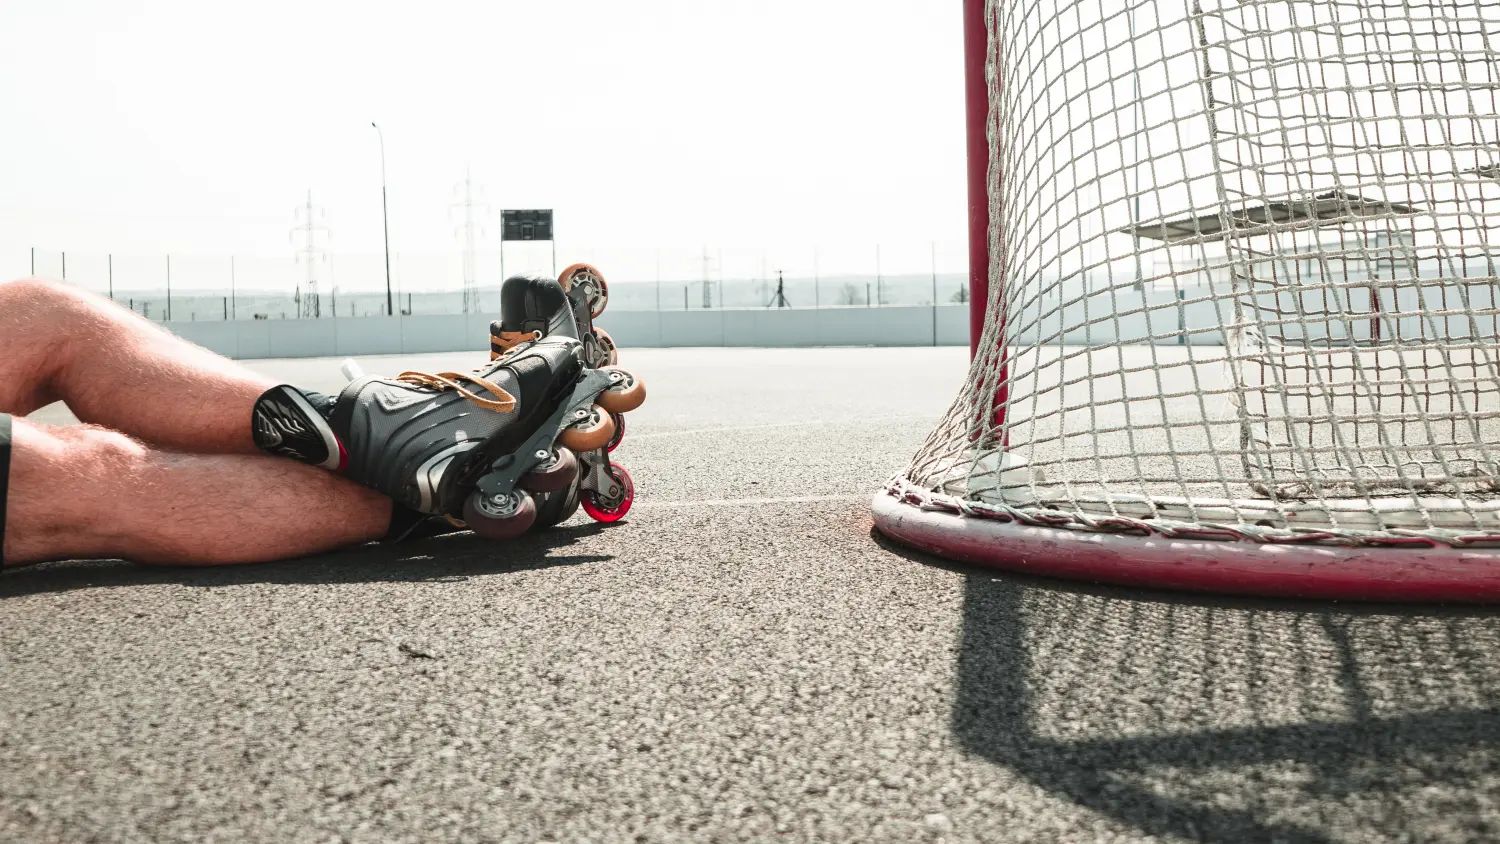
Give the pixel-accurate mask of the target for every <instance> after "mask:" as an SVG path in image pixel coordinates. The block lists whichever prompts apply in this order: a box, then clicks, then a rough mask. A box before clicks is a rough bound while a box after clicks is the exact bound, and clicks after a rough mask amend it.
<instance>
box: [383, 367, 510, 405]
mask: <svg viewBox="0 0 1500 844" xmlns="http://www.w3.org/2000/svg"><path fill="white" fill-rule="evenodd" d="M476 372H478V370H475V372H439V373H437V374H433V373H431V372H403V373H401V374H400V375H397V376H396V380H397V381H405V382H407V383H408V384H416V385H417V386H418V387H427V388H429V389H433V390H438V391H443V390H457V391H458V394H459V395H461V396H463V397H464V398H466V399H468V400H469V401H471V402H473V403H474V404H476V405H479V406H480V407H482V408H484V409H485V410H493V411H495V412H496V413H509V412H511V411H512V410H515V409H516V397H515V396H513V395H511V394H510V393H508V392H506V391H505V390H504V389H503V388H502V387H501V386H500V385H499V384H496V383H495V382H493V381H490V380H489V379H487V378H484V377H483V376H480V375H477V374H475V373H476ZM460 381H467V382H469V383H470V384H475V385H477V386H480V387H483V388H484V389H486V390H488V391H489V392H490V393H491V394H492V395H494V396H497V397H498V398H493V399H487V398H485V397H484V396H481V395H479V394H478V393H476V392H474V391H473V390H470V389H469V388H467V387H465V386H464V385H463V384H460V383H459V382H460Z"/></svg>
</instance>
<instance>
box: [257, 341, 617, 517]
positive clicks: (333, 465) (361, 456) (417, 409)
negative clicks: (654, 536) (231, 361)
mask: <svg viewBox="0 0 1500 844" xmlns="http://www.w3.org/2000/svg"><path fill="white" fill-rule="evenodd" d="M345 373H346V375H349V376H350V377H351V382H350V384H349V385H348V386H347V387H345V388H344V390H343V392H342V393H340V394H339V396H338V397H337V398H336V399H332V400H329V399H327V397H319V396H317V394H309V393H305V392H303V391H301V390H298V389H296V388H293V387H290V386H280V387H275V388H272V389H271V390H269V391H267V392H266V393H265V394H264V395H263V396H261V398H260V400H259V401H258V402H257V403H256V406H255V410H254V416H253V420H252V425H253V426H254V436H255V441H256V444H257V445H258V446H260V447H261V448H262V449H263V450H265V451H268V452H272V453H275V454H282V455H285V456H288V457H293V458H295V459H298V460H301V461H303V462H305V463H312V464H314V465H321V466H324V467H326V468H329V469H333V470H335V471H338V472H341V473H343V474H345V475H347V476H348V477H350V478H351V479H353V480H355V481H358V482H359V483H362V484H364V485H366V486H369V487H371V488H373V489H375V490H378V491H379V492H382V493H384V494H386V495H388V496H390V497H391V498H392V499H393V500H395V501H396V502H397V503H399V504H402V505H404V506H406V507H409V508H411V509H413V510H416V511H418V512H421V513H427V514H431V515H440V516H447V517H448V518H449V519H451V520H461V521H462V522H463V523H465V524H466V525H467V526H468V527H469V528H471V529H473V530H474V532H475V533H477V534H479V535H481V536H486V537H489V538H493V539H508V538H511V537H515V536H519V535H520V534H522V533H524V532H525V531H526V530H527V529H528V528H530V527H531V526H532V525H533V524H534V523H536V521H537V520H538V506H537V502H536V500H535V498H534V497H533V496H534V495H540V496H551V495H557V494H562V495H563V496H564V499H563V500H564V501H566V496H567V495H568V494H570V490H575V489H576V490H579V491H578V493H577V494H578V497H579V498H581V499H582V501H583V503H584V506H585V508H589V507H593V508H596V509H601V511H602V512H604V513H605V515H606V516H609V515H610V514H611V513H616V512H617V513H618V515H614V516H613V517H612V518H608V517H607V518H604V519H601V521H615V520H617V519H618V518H619V517H620V516H623V515H624V513H625V511H627V510H628V509H629V507H630V502H631V501H632V500H633V499H634V490H633V488H632V486H631V483H630V476H629V475H628V474H627V473H625V472H624V470H623V469H619V468H618V467H613V466H610V465H609V463H608V458H607V457H605V458H604V467H603V476H602V477H603V478H604V480H603V481H602V482H601V480H600V477H601V475H600V470H599V468H598V467H597V465H596V464H597V461H598V457H597V455H603V454H605V453H606V452H605V449H606V448H607V447H608V445H609V443H610V441H611V440H613V439H614V438H615V423H614V418H615V416H614V415H615V414H620V413H624V412H626V411H629V410H633V409H635V408H636V407H639V406H640V404H641V402H642V401H643V400H644V398H645V396H644V388H643V387H642V386H641V385H640V384H639V382H637V381H636V380H635V379H634V377H633V376H631V375H630V373H628V372H625V371H624V370H619V369H605V370H600V369H592V368H589V367H587V366H585V365H584V355H583V346H582V344H580V343H579V342H578V341H577V340H575V339H572V338H569V337H560V336H554V337H547V338H542V339H538V340H531V341H528V342H526V343H524V344H520V345H518V346H516V347H514V348H512V349H511V350H510V352H509V353H507V354H506V355H504V356H503V357H502V358H501V359H499V360H495V361H492V362H491V363H490V364H488V365H487V366H485V367H481V368H480V369H477V370H474V371H473V372H469V373H457V372H442V373H436V374H431V373H423V372H404V373H402V374H400V375H398V376H396V377H395V378H378V377H364V376H362V374H360V373H358V372H357V371H355V368H354V364H353V362H352V361H350V362H346V365H345ZM310 397H311V398H310ZM313 399H318V400H320V401H321V402H322V403H323V404H322V406H315V405H314V404H313ZM580 455H587V456H588V457H586V458H585V459H584V460H583V461H580V459H579V456H580ZM580 462H582V463H583V466H582V467H581V466H580ZM580 469H582V470H583V472H584V473H586V474H587V477H588V481H587V482H585V480H584V479H583V478H582V477H581V476H580ZM549 501H550V499H549ZM590 513H591V514H592V513H593V509H590ZM596 518H598V517H597V516H596Z"/></svg>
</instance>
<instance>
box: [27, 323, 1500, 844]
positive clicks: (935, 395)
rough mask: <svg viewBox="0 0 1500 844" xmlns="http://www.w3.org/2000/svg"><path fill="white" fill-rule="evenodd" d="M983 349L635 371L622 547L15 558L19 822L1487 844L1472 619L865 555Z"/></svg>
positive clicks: (546, 837)
mask: <svg viewBox="0 0 1500 844" xmlns="http://www.w3.org/2000/svg"><path fill="white" fill-rule="evenodd" d="M964 359H965V354H964V350H962V349H913V350H896V349H880V350H872V349H847V350H843V349H840V350H798V351H790V350H789V351H772V350H662V351H636V350H627V351H626V354H625V362H626V363H627V364H628V365H630V366H632V367H634V368H635V369H636V370H637V371H639V372H640V373H641V374H642V375H643V376H644V377H645V378H646V379H647V381H648V383H649V385H650V390H651V398H650V400H649V402H648V403H647V404H646V406H645V407H644V408H643V409H641V410H640V411H639V412H637V413H635V414H632V415H631V417H630V420H629V421H630V428H629V432H628V434H627V437H626V440H625V443H624V445H623V446H622V447H621V450H620V451H619V452H618V453H617V456H618V458H619V459H620V461H621V462H623V463H624V464H626V465H627V466H628V467H629V468H630V469H631V471H632V473H633V474H634V477H635V479H636V482H637V486H638V488H639V490H640V495H641V499H640V501H639V502H638V503H637V505H636V508H635V510H634V511H633V512H632V513H631V515H630V517H629V518H628V519H627V520H626V521H625V522H623V523H622V524H620V525H617V526H614V527H609V528H603V527H598V526H595V525H594V524H592V523H590V522H587V521H585V520H575V521H573V522H570V523H569V524H567V525H566V526H564V527H562V528H561V529H558V530H555V531H552V532H549V533H546V534H543V535H538V536H534V537H529V538H526V539H524V540H521V541H517V542H514V543H511V544H507V545H500V544H492V543H486V542H482V541H478V540H475V539H473V538H472V537H469V536H467V535H460V536H455V537H449V538H444V539H439V540H433V541H429V542H427V543H424V544H419V545H408V546H398V547H376V546H371V547H365V548H356V549H351V550H348V551H345V552H342V553H338V554H331V555H327V556H321V557H316V558H312V559H305V560H296V561H290V562H285V563H278V564H272V565H263V566H251V567H243V568H235V569H216V570H174V569H164V568H145V567H139V566H134V565H129V564H125V563H109V562H106V563H74V564H58V565H50V566H43V567H36V568H32V569H23V570H18V571H9V572H6V573H4V574H3V575H0V619H3V624H0V689H3V691H4V699H3V703H0V840H3V841H17V842H20V841H28V842H29V841H39V842H47V841H102V842H117V841H130V842H135V841H140V842H147V841H150V842H207V841H236V842H237V841H309V842H333V841H351V842H404V841H411V842H433V841H505V842H511V841H514V842H538V841H559V842H563V841H566V842H573V841H598V842H615V841H620V842H637V841H639V842H655V841H766V840H772V839H775V840H784V841H857V842H871V841H900V842H928V841H931V842H937V841H951V842H958V841H1001V840H1006V841H1070V842H1075V841H1138V840H1151V839H1160V840H1184V839H1186V840H1194V839H1201V840H1215V841H1240V840H1247V841H1284V842H1303V841H1305V842H1320V841H1486V840H1496V839H1500V746H1497V745H1500V698H1497V694H1496V693H1497V691H1500V619H1497V617H1496V615H1495V613H1493V612H1491V611H1489V610H1475V609H1441V608H1422V607H1393V606H1381V607H1369V606H1348V605H1329V604H1310V603H1294V602H1281V603H1269V602H1255V601H1241V600H1217V599H1212V598H1200V597H1184V596H1177V595H1170V594H1164V593H1147V592H1134V591H1124V590H1112V589H1102V588H1093V587H1088V586H1079V585H1069V584H1063V583H1056V582H1049V581H1042V580H1034V579H1021V578H1015V577H1010V576H1006V575H1003V574H999V573H995V572H989V571H983V570H976V569H965V568H960V567H952V566H947V565H945V564H942V563H941V562H939V561H935V560H933V559H931V558H926V557H922V556H920V555H916V554H911V553H907V552H905V551H903V550H901V549H898V548H893V547H888V546H887V545H885V544H883V543H882V542H881V541H879V540H878V539H876V538H875V537H873V536H872V535H871V532H870V520H869V516H868V503H867V501H868V496H869V494H870V493H871V492H872V491H873V490H874V489H875V488H876V487H877V486H878V485H879V484H880V482H881V481H882V480H883V479H884V478H885V477H886V476H887V475H888V474H890V473H891V472H893V471H894V470H896V469H897V468H899V467H900V466H901V465H902V464H903V462H904V461H905V460H906V459H907V458H908V457H909V456H910V455H911V453H912V452H913V451H914V450H915V448H916V447H917V445H918V444H919V443H920V441H921V439H922V438H923V437H924V436H925V435H926V433H927V431H928V430H929V428H930V427H931V425H932V424H933V423H934V422H935V421H936V419H937V417H938V415H939V414H940V413H941V412H942V410H943V409H944V408H945V406H946V404H947V402H948V400H949V399H950V398H951V397H952V396H953V395H954V393H955V392H956V390H957V388H958V385H959V383H960V381H961V380H962V377H963V368H964ZM365 364H366V368H367V369H370V370H371V371H379V370H381V369H382V368H383V367H391V368H395V367H401V368H406V367H410V368H429V367H434V366H439V367H453V366H463V365H472V364H471V362H470V361H469V360H467V358H465V357H464V356H443V357H441V358H425V359H424V358H415V359H413V358H408V359H400V360H383V359H372V360H368V361H365ZM252 365H254V366H256V367H257V368H260V369H262V370H265V371H271V372H276V373H279V374H281V376H282V377H284V378H286V379H287V380H289V381H293V382H297V383H301V384H304V385H307V386H314V387H317V386H322V387H326V388H332V387H334V386H336V385H337V384H338V383H339V381H340V378H339V376H338V370H337V361H332V360H316V361H266V362H259V363H256V364H252ZM44 414H51V418H61V416H60V415H59V411H57V410H56V409H53V410H47V411H44ZM329 517H330V518H337V514H335V513H330V514H329Z"/></svg>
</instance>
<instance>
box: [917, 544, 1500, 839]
mask: <svg viewBox="0 0 1500 844" xmlns="http://www.w3.org/2000/svg"><path fill="white" fill-rule="evenodd" d="M909 556H911V557H912V558H913V559H921V560H924V561H926V562H931V560H930V559H927V558H923V557H922V556H921V555H909ZM939 565H946V564H944V563H939ZM955 570H956V571H959V572H962V573H964V574H965V575H966V578H967V581H966V584H965V599H964V610H963V635H962V641H961V644H960V650H959V654H958V663H957V689H956V700H955V704H954V710H953V715H952V725H953V729H954V732H955V734H956V737H957V738H958V739H959V741H960V743H961V745H962V746H963V747H964V748H965V749H967V750H968V751H970V752H972V753H975V754H977V755H979V756H980V757H982V758H984V759H987V760H989V761H991V762H993V763H995V764H998V765H1003V766H1005V767H1006V768H1008V769H1011V770H1014V771H1016V772H1018V773H1020V774H1021V775H1023V776H1025V777H1026V778H1027V779H1029V780H1030V781H1031V782H1033V783H1035V784H1037V785H1039V786H1041V787H1042V788H1045V789H1046V790H1047V791H1049V792H1050V793H1052V794H1054V795H1056V796H1060V797H1063V798H1065V799H1067V800H1070V801H1072V802H1073V803H1075V804H1077V805H1079V806H1082V807H1085V808H1088V809H1092V810H1094V811H1096V812H1099V813H1101V814H1103V815H1106V816H1108V817H1111V818H1114V819H1117V820H1118V821H1121V822H1124V823H1127V824H1130V825H1132V826H1134V827H1135V828H1137V829H1139V830H1141V831H1142V832H1144V833H1146V834H1149V835H1154V836H1177V837H1182V838H1186V839H1190V840H1215V841H1225V840H1235V841H1239V840H1254V841H1286V842H1323V841H1336V840H1337V841H1343V840H1386V839H1401V840H1426V841H1472V840H1493V839H1494V838H1495V837H1496V835H1500V807H1497V805H1496V803H1495V801H1494V800H1493V798H1492V795H1493V794H1494V793H1495V789H1496V783H1497V782H1500V754H1497V752H1496V751H1497V750H1500V705H1497V703H1496V702H1497V700H1500V697H1497V695H1496V692H1497V691H1500V614H1497V613H1496V612H1495V611H1493V610H1488V609H1474V608H1465V609H1452V610H1450V609H1443V608H1411V607H1396V606H1377V605H1363V606H1361V605H1356V606H1352V607H1351V606H1348V605H1338V604H1327V603H1317V604H1314V603H1306V602H1272V601H1257V600H1234V599H1215V598H1211V597H1208V598H1198V597H1192V596H1181V595H1172V594H1166V593H1150V592H1142V591H1129V590H1119V589H1113V588H1094V587H1087V586H1075V585H1070V584H1059V583H1056V582H1051V581H1045V580H1041V579H1034V578H1023V577H1013V576H1009V575H1003V574H1001V573H998V572H994V571H989V570H980V569H972V568H962V567H955Z"/></svg>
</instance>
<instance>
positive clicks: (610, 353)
mask: <svg viewBox="0 0 1500 844" xmlns="http://www.w3.org/2000/svg"><path fill="white" fill-rule="evenodd" d="M594 342H596V343H598V344H599V351H600V352H602V353H603V357H604V362H603V363H601V364H599V366H601V367H604V366H614V365H615V364H617V363H619V362H620V355H619V351H618V347H617V346H615V338H613V337H611V336H609V332H608V331H605V330H604V329H602V328H596V329H594Z"/></svg>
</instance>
